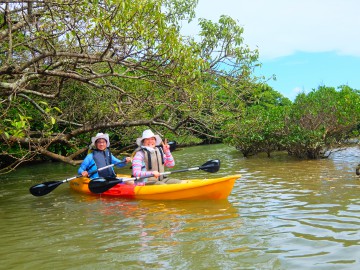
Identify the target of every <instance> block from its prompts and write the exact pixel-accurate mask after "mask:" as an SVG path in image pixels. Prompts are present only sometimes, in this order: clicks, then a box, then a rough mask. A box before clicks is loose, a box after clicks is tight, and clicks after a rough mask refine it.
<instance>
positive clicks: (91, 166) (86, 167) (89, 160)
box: [78, 153, 126, 179]
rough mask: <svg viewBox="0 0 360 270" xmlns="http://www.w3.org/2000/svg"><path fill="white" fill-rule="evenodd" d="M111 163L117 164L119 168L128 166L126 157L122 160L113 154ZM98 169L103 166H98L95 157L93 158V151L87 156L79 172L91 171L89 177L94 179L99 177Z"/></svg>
mask: <svg viewBox="0 0 360 270" xmlns="http://www.w3.org/2000/svg"><path fill="white" fill-rule="evenodd" d="M111 164H116V165H115V166H116V167H119V168H122V167H125V166H126V157H125V158H123V159H122V160H120V159H118V158H116V157H115V156H113V155H112V154H111ZM98 169H101V168H97V166H96V164H95V161H94V158H93V153H90V154H88V155H87V156H86V157H85V159H84V160H83V162H82V163H81V165H80V167H79V169H78V174H79V175H80V174H81V173H82V172H83V171H87V172H88V173H89V177H90V178H91V179H94V178H97V177H99V174H98V172H97V170H98ZM111 169H113V168H111ZM113 170H114V169H113ZM94 171H95V173H93V174H92V172H94ZM114 173H115V172H114Z"/></svg>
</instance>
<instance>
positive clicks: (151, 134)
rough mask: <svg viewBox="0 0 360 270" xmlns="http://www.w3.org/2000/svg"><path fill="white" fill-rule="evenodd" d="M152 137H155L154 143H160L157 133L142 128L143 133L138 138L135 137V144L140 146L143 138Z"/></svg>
mask: <svg viewBox="0 0 360 270" xmlns="http://www.w3.org/2000/svg"><path fill="white" fill-rule="evenodd" d="M152 137H154V138H155V139H156V145H160V144H161V141H162V140H161V138H160V136H159V135H155V134H154V133H153V132H152V131H151V130H150V129H147V130H144V131H143V134H142V136H141V137H140V138H137V139H136V144H137V145H138V146H141V145H142V141H143V140H144V139H149V138H152Z"/></svg>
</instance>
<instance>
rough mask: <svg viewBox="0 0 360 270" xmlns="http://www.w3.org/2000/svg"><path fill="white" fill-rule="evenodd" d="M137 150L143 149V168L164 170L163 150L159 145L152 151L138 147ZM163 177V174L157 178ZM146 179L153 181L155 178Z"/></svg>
mask: <svg viewBox="0 0 360 270" xmlns="http://www.w3.org/2000/svg"><path fill="white" fill-rule="evenodd" d="M137 151H143V152H144V156H145V158H144V163H145V168H142V169H145V170H146V171H158V172H159V173H163V172H164V171H165V166H164V163H165V162H164V151H163V149H162V148H161V147H160V146H156V147H155V149H154V151H152V152H151V151H149V150H148V149H146V148H143V147H141V148H138V150H137ZM162 179H164V176H163V175H160V177H159V178H158V179H157V180H162ZM148 180H150V181H154V180H156V178H155V177H149V178H148Z"/></svg>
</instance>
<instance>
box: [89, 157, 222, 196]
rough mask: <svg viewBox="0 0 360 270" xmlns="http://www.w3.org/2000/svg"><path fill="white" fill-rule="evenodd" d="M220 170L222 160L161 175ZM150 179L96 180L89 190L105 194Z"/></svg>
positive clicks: (91, 183)
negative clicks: (122, 185)
mask: <svg viewBox="0 0 360 270" xmlns="http://www.w3.org/2000/svg"><path fill="white" fill-rule="evenodd" d="M219 169H220V160H218V159H212V160H209V161H207V162H206V163H204V164H203V165H201V166H200V167H194V168H188V169H181V170H176V171H171V172H163V173H160V175H168V174H172V173H178V172H188V171H196V170H203V171H206V172H210V173H215V172H217V171H218V170H219ZM148 177H149V176H147V177H132V178H112V179H105V178H95V179H92V180H91V181H90V182H89V190H90V191H91V192H93V193H103V192H105V191H107V190H109V189H110V188H112V187H114V186H115V185H117V184H119V183H122V182H127V181H132V180H139V179H142V178H148Z"/></svg>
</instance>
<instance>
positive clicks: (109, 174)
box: [78, 133, 130, 179]
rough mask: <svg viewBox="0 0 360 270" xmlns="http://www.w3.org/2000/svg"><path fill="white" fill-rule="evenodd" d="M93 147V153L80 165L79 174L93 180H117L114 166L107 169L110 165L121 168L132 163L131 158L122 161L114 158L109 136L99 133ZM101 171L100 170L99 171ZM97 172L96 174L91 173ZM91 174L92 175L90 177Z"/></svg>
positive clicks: (92, 139) (93, 141) (93, 138)
mask: <svg viewBox="0 0 360 270" xmlns="http://www.w3.org/2000/svg"><path fill="white" fill-rule="evenodd" d="M91 143H92V144H91V146H92V147H94V149H93V150H92V152H91V153H90V154H88V155H87V156H86V157H85V159H84V160H83V162H82V163H81V165H80V168H79V170H78V173H79V174H81V175H82V176H85V177H90V178H91V179H94V178H97V177H104V178H115V177H116V174H115V171H114V168H113V166H110V167H108V168H106V169H101V168H104V167H106V166H108V165H111V164H113V165H115V166H117V167H119V168H121V167H125V165H126V163H128V162H130V157H125V158H123V159H122V160H119V159H118V158H116V157H114V156H113V155H112V154H111V152H110V150H109V146H110V141H109V134H106V133H105V134H104V133H98V134H96V136H95V137H92V138H91ZM99 169H100V170H99ZM93 171H95V173H91V172H93ZM89 172H90V174H91V175H89Z"/></svg>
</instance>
